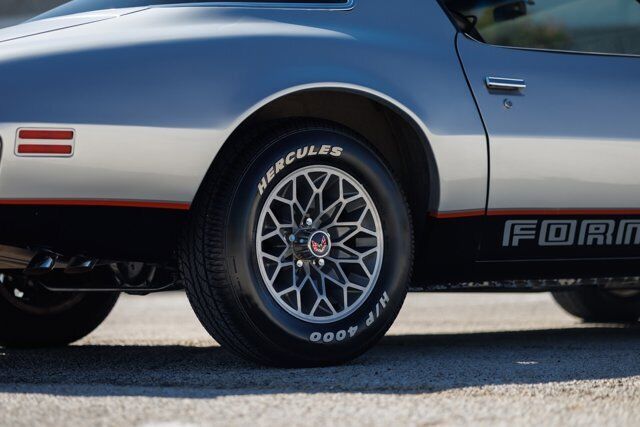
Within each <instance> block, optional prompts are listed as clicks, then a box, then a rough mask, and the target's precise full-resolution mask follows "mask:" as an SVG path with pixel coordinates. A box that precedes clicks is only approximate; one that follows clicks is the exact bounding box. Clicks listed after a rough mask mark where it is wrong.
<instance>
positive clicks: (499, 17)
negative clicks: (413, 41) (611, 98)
mask: <svg viewBox="0 0 640 427" xmlns="http://www.w3.org/2000/svg"><path fill="white" fill-rule="evenodd" d="M445 4H446V6H447V7H448V8H449V9H450V10H451V11H452V12H454V13H456V14H458V15H462V16H465V17H466V18H467V19H468V20H470V22H471V23H472V24H474V27H475V30H476V31H477V33H478V34H480V36H481V37H482V39H484V41H485V42H487V43H491V44H496V45H501V46H513V47H524V48H536V49H552V50H568V51H578V52H590V53H608V54H627V55H640V0H445Z"/></svg>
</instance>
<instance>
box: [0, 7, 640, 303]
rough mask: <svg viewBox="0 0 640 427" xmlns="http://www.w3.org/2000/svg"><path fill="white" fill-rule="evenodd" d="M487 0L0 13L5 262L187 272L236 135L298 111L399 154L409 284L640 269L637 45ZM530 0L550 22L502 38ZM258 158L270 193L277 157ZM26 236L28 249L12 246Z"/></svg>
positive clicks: (533, 284)
mask: <svg viewBox="0 0 640 427" xmlns="http://www.w3.org/2000/svg"><path fill="white" fill-rule="evenodd" d="M485 3H486V4H485ZM485 3H483V2H476V1H463V0H457V1H453V0H452V1H443V2H437V1H418V0H403V1H398V2H392V3H390V2H388V1H382V0H366V1H364V0H361V1H357V0H348V1H343V2H340V1H331V2H317V3H313V2H280V3H277V2H269V1H264V2H192V1H182V2H180V1H175V2H170V1H151V0H148V1H137V0H129V1H120V0H115V1H111V2H106V1H96V0H76V1H75V2H71V3H69V4H67V5H63V6H61V7H60V8H58V9H54V10H53V11H51V12H48V13H46V14H44V15H42V16H40V17H38V18H36V19H34V20H32V21H29V22H27V23H24V24H21V25H18V26H15V27H11V28H7V29H3V30H0V76H2V79H0V94H2V99H3V102H2V103H0V137H1V138H2V161H1V164H0V209H1V210H2V212H3V216H4V217H5V218H7V220H5V221H3V224H2V226H1V227H0V229H1V233H0V235H1V236H3V238H2V241H1V242H0V243H2V244H3V245H5V254H7V255H6V256H5V258H6V259H5V260H6V261H7V266H6V267H7V269H8V270H9V269H10V270H15V269H16V268H18V267H20V266H22V267H24V265H26V264H28V265H29V267H28V270H29V269H31V270H32V271H36V272H39V271H40V270H37V268H40V269H42V268H43V265H44V266H46V265H47V263H46V261H47V260H48V261H51V259H48V258H47V257H48V256H49V255H47V254H50V255H51V254H53V255H55V260H54V261H53V264H51V262H49V264H51V268H52V269H59V268H63V267H64V266H66V267H67V268H70V266H71V267H81V266H82V265H85V264H86V265H89V264H91V266H92V267H93V265H95V264H99V263H100V262H99V261H98V260H110V262H111V261H113V263H115V262H119V263H133V262H135V263H138V265H140V263H145V265H152V266H154V268H156V267H157V268H162V269H166V271H169V272H171V271H173V270H175V268H176V265H177V262H176V258H177V257H176V248H177V246H178V241H179V239H181V235H182V230H183V228H184V227H185V224H186V223H187V222H189V217H190V215H192V211H193V206H194V205H195V204H197V200H198V197H202V196H201V193H202V192H203V182H205V181H206V179H207V176H208V174H209V175H210V174H215V173H216V170H218V169H219V168H222V167H223V165H222V163H224V162H226V161H227V160H226V159H227V157H225V156H223V155H220V153H221V152H222V151H224V150H225V149H226V148H225V147H227V146H228V145H229V144H232V143H233V141H234V137H235V136H237V135H239V134H241V133H243V132H245V131H247V130H248V129H251V128H255V127H257V126H259V124H261V123H264V122H267V121H277V120H283V119H287V118H292V117H297V118H299V117H307V118H313V119H321V120H328V121H331V122H334V123H337V124H339V125H341V126H344V127H345V128H348V129H350V130H353V131H354V132H357V133H358V134H359V135H361V136H362V137H363V138H364V139H365V140H367V141H369V142H370V143H371V145H372V146H373V147H375V149H376V150H377V152H378V153H379V154H380V156H381V157H382V158H383V159H384V161H385V162H386V163H387V164H388V165H390V168H391V170H392V171H393V173H394V174H395V176H396V177H397V179H398V181H399V184H400V187H401V188H402V190H403V192H404V193H405V195H406V198H407V200H408V205H409V207H410V212H411V220H412V228H413V230H414V231H413V237H411V236H409V234H406V235H401V236H397V238H398V239H414V241H415V244H414V247H415V251H414V258H415V260H416V263H415V267H414V274H413V279H412V281H411V287H412V288H413V289H415V290H418V289H426V290H428V289H453V288H456V289H460V288H462V289H465V288H473V289H475V288H478V287H481V288H485V289H488V288H512V289H521V290H532V289H534V290H541V289H555V288H556V287H558V286H560V285H561V284H563V283H565V282H561V281H558V279H572V280H573V281H570V282H568V283H570V284H582V283H587V282H586V281H587V280H591V281H590V282H588V283H590V284H594V283H596V284H597V283H600V282H599V281H598V279H599V278H611V277H634V276H640V271H639V270H638V258H639V256H640V251H639V249H640V172H639V171H638V168H637V162H638V159H640V122H639V121H638V120H637V118H636V116H637V111H638V110H639V109H640V100H639V98H638V96H637V94H638V93H640V82H639V81H638V79H637V76H638V75H640V60H639V59H638V57H637V55H638V54H640V52H638V51H637V50H638V45H637V43H634V42H629V43H627V44H626V45H625V44H624V43H622V44H620V43H618V45H616V46H617V47H615V49H614V50H613V51H612V48H611V46H605V48H603V49H602V51H598V50H596V51H593V52H590V51H587V50H586V49H588V48H585V47H584V46H594V49H597V48H598V43H596V42H593V41H590V42H589V43H591V44H589V43H587V42H585V41H584V40H585V37H584V29H583V28H581V29H579V30H581V31H583V33H580V32H579V31H578V30H576V31H574V32H573V33H571V31H573V29H574V28H573V27H571V26H569V27H568V29H562V25H560V24H559V26H558V28H560V29H561V30H562V31H565V30H566V31H567V34H566V35H565V34H564V33H562V34H561V35H560V36H558V35H557V34H556V33H553V31H558V28H555V27H553V28H547V27H544V24H541V23H540V22H543V18H544V17H545V16H548V15H549V14H553V13H554V9H553V7H552V6H550V5H549V4H548V2H543V1H540V2H539V3H540V4H541V5H539V7H540V8H542V11H541V12H540V14H538V13H537V12H538V10H537V9H536V7H537V6H536V4H535V3H534V2H522V1H501V2H498V1H495V2H485ZM564 3H567V5H568V6H567V5H565V6H566V7H568V8H571V7H572V3H576V2H571V1H568V2H564ZM596 3H597V4H600V3H599V2H593V1H583V2H582V3H581V4H580V5H579V8H580V10H587V11H588V10H590V9H589V8H594V11H592V12H590V14H589V13H587V14H586V15H589V16H590V17H589V18H588V19H587V18H585V20H587V21H589V20H592V21H593V22H595V19H596V18H597V16H598V15H599V14H600V12H601V9H602V7H603V6H601V5H599V6H598V5H597V4H596ZM613 3H616V5H614V6H611V5H610V7H614V8H621V7H623V6H622V3H624V2H623V1H622V0H619V1H616V2H613ZM105 5H110V6H111V7H115V8H111V9H106V6H105ZM573 6H575V5H573ZM575 7H578V6H575ZM624 7H625V8H628V10H626V9H625V10H626V12H625V13H626V16H627V18H628V20H629V24H628V25H627V26H626V27H625V26H623V27H621V29H620V28H619V29H618V30H619V31H620V32H621V34H622V35H617V36H611V37H612V38H615V40H616V41H619V40H623V39H624V37H628V34H637V32H636V33H632V31H634V30H633V25H635V24H637V22H638V20H639V17H640V5H638V4H637V2H633V1H628V2H626V3H625V5H624ZM483 8H484V9H483ZM527 8H529V12H530V13H532V14H533V15H532V16H533V17H532V18H531V20H530V21H526V22H525V24H526V25H528V26H530V27H531V28H529V27H520V28H524V30H522V31H524V32H525V33H526V31H527V30H528V29H529V30H530V31H538V30H541V32H542V33H543V34H547V33H545V32H544V31H547V32H550V33H552V34H556V35H552V36H549V37H550V39H552V40H551V41H549V40H540V39H536V40H534V41H532V42H531V43H530V45H528V44H527V43H528V39H527V38H526V37H525V38H522V37H520V38H519V39H518V38H517V37H513V39H509V37H507V38H506V39H505V38H504V37H502V38H501V36H500V34H499V32H500V31H504V26H505V25H506V26H507V30H509V28H510V27H508V25H511V24H512V22H511V21H514V20H515V22H516V25H517V22H520V23H522V21H517V20H518V19H521V20H522V19H528V17H527ZM487 10H489V11H490V12H491V13H492V15H491V17H492V18H491V19H492V20H491V19H489V18H487V16H489V15H487V14H486V13H485V12H487ZM531 10H533V12H531ZM479 11H480V12H482V13H485V15H481V14H480V12H479ZM472 12H473V13H476V14H477V15H478V16H479V18H478V16H476V17H475V21H477V22H474V20H473V19H469V18H465V14H466V15H469V14H472ZM534 12H535V13H534ZM617 12H620V10H617ZM566 13H568V12H561V13H560V15H559V16H560V18H558V19H561V18H562V17H563V16H566ZM620 13H621V12H620ZM620 13H618V15H619V14H620ZM545 14H546V15H545ZM591 15H593V16H591ZM614 15H615V14H614ZM618 15H615V16H618ZM541 16H542V18H540V17H541ZM556 18H557V17H556ZM487 19H489V20H490V21H491V22H489V23H487V22H485V21H487ZM504 22H506V24H503V23H504ZM589 22H591V21H589ZM474 23H475V24H477V25H473V24H474ZM605 24H607V23H606V22H605ZM605 24H602V25H601V26H606V25H605ZM501 25H502V26H501ZM536 25H537V27H536ZM541 25H542V27H540V26H541ZM596 27H597V26H596ZM542 30H544V31H542ZM509 31H510V33H509V34H511V33H513V32H514V31H515V30H514V31H511V30H509ZM518 31H520V30H518ZM625 31H626V32H625ZM496 34H497V35H496ZM492 37H493V39H495V41H493V42H491V40H492ZM581 37H582V38H581ZM483 39H487V40H489V42H487V40H483ZM505 40H506V41H505ZM522 40H524V41H522ZM500 43H502V44H505V45H500ZM518 43H520V44H521V45H518ZM545 43H548V44H552V43H556V45H553V46H552V48H546V47H544V44H545ZM563 43H564V44H563ZM580 43H582V45H581V44H580ZM509 44H512V45H509ZM614 44H615V43H614ZM583 45H584V46H583ZM538 46H543V47H542V48H540V47H538ZM576 46H578V47H576ZM616 49H617V50H616ZM230 141H231V142H230ZM316 148H319V147H316ZM327 152H328V151H327ZM310 153H314V152H313V149H311V151H310ZM286 158H287V157H286V153H285V154H284V155H283V157H282V158H281V160H282V161H283V162H284V161H285V159H286ZM276 160H277V159H276ZM280 165H284V163H280ZM262 168H263V171H262V173H261V174H260V176H261V177H262V178H261V179H260V181H259V183H258V186H257V190H258V193H260V194H261V193H262V191H263V190H264V188H266V186H267V184H268V183H270V182H271V180H274V182H275V181H277V179H279V176H278V175H279V172H280V171H281V170H282V169H283V167H282V166H280V167H279V163H278V161H275V162H273V163H268V164H264V165H263V167H262ZM17 248H19V250H20V251H22V253H24V251H25V250H27V251H29V252H28V253H29V254H28V255H24V256H23V259H22V260H21V261H20V262H18V263H17V264H16V263H15V259H16V251H18V249H17ZM34 254H36V258H38V256H39V257H40V258H38V260H39V261H40V262H39V263H36V264H34V258H32V256H33V255H34ZM38 254H39V255H38ZM74 257H75V258H76V262H75V263H74V262H71V261H70V260H71V259H72V258H74ZM11 259H13V261H12V262H13V264H12V262H10V261H11ZM78 260H80V261H78ZM43 262H44V264H43ZM83 262H84V264H83ZM56 263H57V264H56ZM76 263H77V264H78V265H75V264H76ZM72 264H73V265H72ZM45 270H46V268H45ZM80 270H81V271H83V270H82V269H81V268H80ZM120 282H123V280H121V281H120ZM126 282H127V280H124V285H123V286H127V285H128V283H126ZM142 283H144V285H140V284H139V286H142V287H141V288H139V290H140V291H141V292H142V291H148V290H154V289H155V288H154V287H153V286H151V287H149V288H148V289H147V288H146V287H145V286H150V285H149V283H148V282H147V281H142ZM602 283H604V282H602ZM606 283H617V284H618V285H620V284H621V283H622V284H624V286H625V287H635V286H636V282H635V281H634V280H630V279H626V280H625V281H613V282H612V281H608V282H606ZM158 286H159V285H158ZM160 287H162V286H160ZM63 288H67V287H66V286H64V287H63ZM72 289H73V287H72ZM110 289H111V288H110ZM123 289H124V288H123ZM123 289H120V288H116V289H115V290H123ZM67 290H69V289H67ZM111 290H113V289H111ZM124 290H129V291H131V288H126V289H124ZM134 290H135V289H134Z"/></svg>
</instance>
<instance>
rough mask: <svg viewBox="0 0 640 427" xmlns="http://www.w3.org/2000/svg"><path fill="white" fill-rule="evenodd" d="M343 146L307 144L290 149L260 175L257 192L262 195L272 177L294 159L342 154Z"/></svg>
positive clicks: (338, 155)
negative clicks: (263, 174)
mask: <svg viewBox="0 0 640 427" xmlns="http://www.w3.org/2000/svg"><path fill="white" fill-rule="evenodd" d="M342 151H343V148H342V147H335V146H332V145H321V146H320V148H316V146H315V145H309V146H307V147H302V148H298V149H297V150H296V151H292V152H290V153H289V154H287V155H286V156H284V157H282V158H281V159H280V160H278V161H277V162H275V164H274V165H273V166H271V167H270V168H269V170H268V171H267V174H266V175H265V176H263V177H262V179H261V180H260V182H259V183H258V193H259V194H260V195H261V196H262V194H263V193H264V190H266V189H267V186H268V185H269V183H270V182H271V181H273V179H274V178H275V177H276V175H278V174H279V173H280V172H281V171H282V170H284V168H285V167H287V166H289V165H290V164H292V163H293V162H295V161H296V160H300V159H304V158H305V157H309V156H333V157H340V156H341V155H342Z"/></svg>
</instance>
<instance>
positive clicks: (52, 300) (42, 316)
mask: <svg viewBox="0 0 640 427" xmlns="http://www.w3.org/2000/svg"><path fill="white" fill-rule="evenodd" d="M0 277H1V279H2V280H1V282H2V283H1V284H0V345H1V346H3V347H54V346H63V345H66V344H70V343H72V342H74V341H77V340H79V339H80V338H83V337H85V336H86V335H88V334H89V333H91V332H92V331H93V330H94V329H95V328H97V327H98V325H100V324H101V323H102V322H103V321H104V319H106V318H107V316H108V315H109V313H110V312H111V310H112V309H113V306H114V305H115V303H116V301H117V300H118V297H119V295H120V294H119V293H97V292H96V293H93V292H92V293H86V292H50V291H48V290H46V289H44V288H43V287H42V286H41V285H40V284H38V283H36V282H35V281H34V280H31V279H28V278H25V277H24V276H20V275H8V274H2V275H1V276H0ZM38 280H48V279H46V278H41V279H38Z"/></svg>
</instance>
